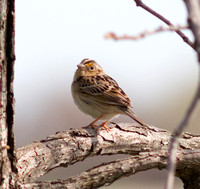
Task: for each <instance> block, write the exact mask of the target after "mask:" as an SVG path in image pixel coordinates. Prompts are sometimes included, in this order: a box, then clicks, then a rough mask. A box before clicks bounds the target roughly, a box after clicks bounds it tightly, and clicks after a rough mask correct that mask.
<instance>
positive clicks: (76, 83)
mask: <svg viewBox="0 0 200 189" xmlns="http://www.w3.org/2000/svg"><path fill="white" fill-rule="evenodd" d="M77 67H78V68H77V70H76V71H75V74H74V78H73V82H72V85H71V92H72V97H73V100H74V102H75V104H76V105H77V106H78V108H79V109H80V110H81V111H82V112H83V113H85V114H88V115H90V116H92V117H93V118H94V119H95V120H94V121H93V122H92V123H90V124H89V126H91V127H93V128H96V125H95V123H96V122H97V121H98V120H104V121H103V123H102V124H100V125H99V126H102V127H104V128H105V129H106V130H108V131H110V129H109V127H107V126H106V124H107V123H108V122H109V121H110V120H111V119H112V118H114V117H115V116H116V115H119V114H124V115H128V116H129V117H130V118H132V119H133V120H134V121H136V122H137V123H139V124H140V125H141V126H147V124H146V123H145V122H144V121H143V120H141V119H140V118H139V117H138V116H137V115H136V114H135V113H133V111H132V110H131V108H132V103H131V100H130V98H129V97H128V96H127V95H126V93H125V92H124V91H123V90H122V89H121V88H120V87H119V85H118V83H117V82H116V81H115V80H114V79H113V78H111V77H110V76H108V75H107V74H106V73H105V72H104V70H103V69H102V67H101V66H100V65H99V64H98V63H97V62H96V61H95V60H92V59H89V58H85V59H83V60H82V61H81V62H80V63H79V64H78V65H77Z"/></svg>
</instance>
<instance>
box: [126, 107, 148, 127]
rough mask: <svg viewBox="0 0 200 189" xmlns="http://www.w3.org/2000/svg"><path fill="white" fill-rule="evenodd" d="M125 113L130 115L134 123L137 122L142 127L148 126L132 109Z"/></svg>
mask: <svg viewBox="0 0 200 189" xmlns="http://www.w3.org/2000/svg"><path fill="white" fill-rule="evenodd" d="M124 113H125V114H126V115H128V116H129V117H130V118H132V119H133V120H134V121H136V122H137V123H139V124H140V125H142V126H148V125H147V124H146V123H145V122H144V121H142V120H141V119H140V118H139V117H138V116H137V115H135V114H134V113H133V112H132V110H131V109H129V108H128V109H127V110H126V111H124Z"/></svg>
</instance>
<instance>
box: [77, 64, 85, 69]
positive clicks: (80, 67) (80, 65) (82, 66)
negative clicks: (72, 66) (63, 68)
mask: <svg viewBox="0 0 200 189" xmlns="http://www.w3.org/2000/svg"><path fill="white" fill-rule="evenodd" d="M77 67H78V68H79V69H83V68H84V67H85V66H84V65H83V64H78V65H77Z"/></svg>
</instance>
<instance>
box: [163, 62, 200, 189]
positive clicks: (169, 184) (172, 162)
mask: <svg viewBox="0 0 200 189" xmlns="http://www.w3.org/2000/svg"><path fill="white" fill-rule="evenodd" d="M198 69H199V73H198V89H197V91H196V93H195V96H194V98H193V100H192V102H191V104H190V106H189V107H188V109H187V111H186V113H185V116H184V117H183V119H182V121H181V122H180V124H179V125H178V127H177V128H176V130H175V131H174V133H173V137H172V139H171V145H170V148H169V154H170V156H169V160H168V175H167V180H166V183H165V189H173V186H174V173H175V169H176V152H177V148H178V144H179V138H180V136H181V134H182V133H183V130H184V129H185V127H186V126H187V125H188V122H189V121H190V118H191V115H192V113H193V111H194V110H195V107H196V105H197V103H198V100H199V95H200V65H199V67H198Z"/></svg>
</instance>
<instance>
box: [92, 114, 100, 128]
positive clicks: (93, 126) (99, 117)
mask: <svg viewBox="0 0 200 189" xmlns="http://www.w3.org/2000/svg"><path fill="white" fill-rule="evenodd" d="M102 117H103V115H101V116H99V117H98V118H97V119H95V120H94V121H93V122H92V123H90V124H89V126H90V127H93V128H96V126H95V125H94V124H95V123H96V122H97V121H98V120H100V119H101V118H102Z"/></svg>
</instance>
